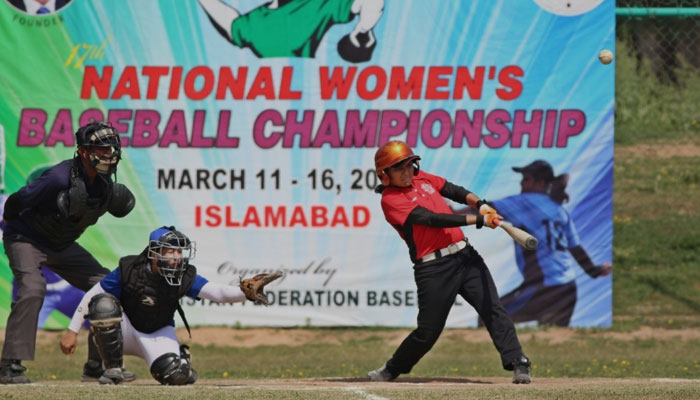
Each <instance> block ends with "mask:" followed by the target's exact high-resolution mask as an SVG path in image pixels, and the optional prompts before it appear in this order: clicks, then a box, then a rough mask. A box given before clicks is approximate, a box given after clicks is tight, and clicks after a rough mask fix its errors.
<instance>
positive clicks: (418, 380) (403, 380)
mask: <svg viewBox="0 0 700 400" xmlns="http://www.w3.org/2000/svg"><path fill="white" fill-rule="evenodd" d="M323 380H324V381H327V382H341V383H343V382H344V383H355V382H371V381H370V380H369V378H332V379H330V378H329V379H323ZM392 382H396V383H478V384H482V385H492V384H493V382H487V381H480V380H474V379H467V378H443V377H435V378H431V377H426V378H403V377H401V378H397V379H396V380H394V381H392Z"/></svg>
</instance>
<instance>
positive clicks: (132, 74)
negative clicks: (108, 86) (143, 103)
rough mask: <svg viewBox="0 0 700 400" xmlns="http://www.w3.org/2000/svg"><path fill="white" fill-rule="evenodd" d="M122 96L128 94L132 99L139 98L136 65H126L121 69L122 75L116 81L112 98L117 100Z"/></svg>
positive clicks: (139, 91)
mask: <svg viewBox="0 0 700 400" xmlns="http://www.w3.org/2000/svg"><path fill="white" fill-rule="evenodd" d="M123 96H129V97H131V99H133V100H138V99H140V98H141V90H140V89H139V78H138V75H137V73H136V67H134V66H131V65H130V66H128V67H126V68H124V71H122V76H121V77H120V78H119V82H117V87H115V88H114V92H112V99H114V100H118V99H121V98H122V97H123Z"/></svg>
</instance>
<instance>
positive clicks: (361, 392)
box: [345, 386, 389, 400]
mask: <svg viewBox="0 0 700 400" xmlns="http://www.w3.org/2000/svg"><path fill="white" fill-rule="evenodd" d="M345 390H347V391H348V392H353V393H355V394H359V395H360V396H362V397H364V398H365V399H369V400H389V399H387V398H386V397H381V396H375V395H373V394H372V393H367V392H365V391H364V390H362V388H359V387H352V386H351V387H346V388H345Z"/></svg>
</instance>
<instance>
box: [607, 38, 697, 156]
mask: <svg viewBox="0 0 700 400" xmlns="http://www.w3.org/2000/svg"><path fill="white" fill-rule="evenodd" d="M615 46H616V53H617V54H616V58H615V142H616V143H618V144H626V145H628V144H635V143H642V142H660V141H673V140H678V139H679V138H684V139H686V140H688V139H690V140H693V141H696V142H697V141H698V140H700V111H698V104H700V74H699V73H698V70H697V69H693V68H690V67H688V66H687V64H686V63H682V65H683V67H681V68H680V69H679V70H678V75H679V78H680V79H679V82H680V85H678V86H674V85H672V84H663V83H661V82H659V81H658V80H657V79H656V77H654V76H653V74H652V72H651V69H650V68H649V64H648V61H646V59H645V61H644V62H643V63H642V65H641V67H640V68H639V69H637V61H636V60H635V58H634V57H633V56H632V55H630V54H629V48H628V45H627V44H626V43H625V42H622V41H620V40H618V41H617V43H616V44H615Z"/></svg>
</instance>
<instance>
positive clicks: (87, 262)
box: [0, 122, 136, 384]
mask: <svg viewBox="0 0 700 400" xmlns="http://www.w3.org/2000/svg"><path fill="white" fill-rule="evenodd" d="M75 139H76V142H77V144H78V149H77V152H76V155H75V157H74V158H73V159H72V160H65V161H62V162H60V163H58V164H56V165H55V166H53V167H51V168H49V169H48V170H46V171H45V172H44V173H43V174H42V175H41V176H40V177H39V178H37V179H36V180H34V181H32V182H31V183H28V184H27V185H26V186H24V187H22V188H21V189H20V190H19V191H17V192H16V193H13V194H12V195H11V196H10V197H8V198H7V202H6V203H5V210H4V213H3V219H4V220H5V221H7V226H5V228H4V231H3V245H4V246H5V254H7V258H8V259H9V262H10V268H11V269H12V273H13V274H14V276H15V283H16V284H17V299H16V300H15V301H14V302H13V304H12V309H11V311H10V316H9V317H8V319H7V330H6V331H5V344H4V346H3V349H2V362H1V363H0V364H1V366H0V383H3V384H14V383H29V378H27V377H26V376H25V375H24V371H25V370H26V368H25V367H24V366H22V360H33V359H34V351H35V346H36V329H37V319H38V318H39V310H40V309H41V305H42V302H43V301H44V296H45V295H46V278H44V276H43V275H42V273H41V266H42V265H44V266H46V267H47V268H49V269H51V270H52V271H53V272H55V273H56V274H58V275H59V276H61V277H62V278H63V279H65V280H66V281H68V283H70V284H71V285H73V286H75V287H77V288H78V289H80V290H88V289H90V288H91V287H92V286H93V285H94V284H95V283H97V282H99V280H100V279H102V277H104V276H105V275H106V274H107V273H108V272H109V270H107V269H106V268H104V267H102V266H101V265H100V263H99V262H97V260H95V258H94V257H93V256H92V255H91V254H90V253H88V252H87V251H86V250H85V249H84V248H82V247H81V246H80V245H79V244H78V243H76V240H77V239H78V238H79V237H80V235H82V234H83V232H84V231H85V229H87V227H89V226H90V225H93V224H95V223H97V220H98V219H99V218H100V217H101V216H102V215H104V214H105V213H107V212H109V213H110V214H112V215H113V216H115V217H117V218H121V217H124V216H126V215H127V214H129V212H131V210H132V209H133V208H134V205H135V204H136V200H135V198H134V196H133V194H132V193H131V192H130V191H129V189H128V188H127V187H126V186H124V185H122V184H119V183H115V182H113V180H112V178H113V175H114V174H116V171H117V164H118V163H119V160H120V159H121V143H120V139H119V135H118V134H117V132H116V131H115V130H114V128H112V127H111V126H109V125H106V124H103V123H100V122H93V123H90V124H87V125H85V126H82V127H81V128H80V129H78V131H77V132H76V133H75ZM88 357H89V358H88V362H87V363H86V364H85V366H84V368H83V379H84V380H96V379H97V378H99V377H100V376H101V375H102V373H103V370H102V361H101V360H100V357H99V354H98V353H97V351H96V349H95V348H94V346H91V347H90V351H89V354H88ZM126 379H128V380H133V379H135V376H134V375H133V374H132V373H126Z"/></svg>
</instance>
